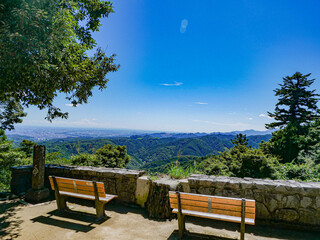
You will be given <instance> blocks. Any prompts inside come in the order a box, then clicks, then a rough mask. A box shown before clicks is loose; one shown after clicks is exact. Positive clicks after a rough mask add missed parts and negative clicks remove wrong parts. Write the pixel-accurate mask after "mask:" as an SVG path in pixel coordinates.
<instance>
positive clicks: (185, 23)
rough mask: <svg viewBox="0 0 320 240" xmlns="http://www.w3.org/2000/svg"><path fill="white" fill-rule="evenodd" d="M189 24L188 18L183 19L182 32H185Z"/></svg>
mask: <svg viewBox="0 0 320 240" xmlns="http://www.w3.org/2000/svg"><path fill="white" fill-rule="evenodd" d="M187 26H188V20H187V19H183V20H182V21H181V25H180V33H185V32H186V30H187Z"/></svg>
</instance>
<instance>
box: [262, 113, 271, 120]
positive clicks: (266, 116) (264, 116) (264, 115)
mask: <svg viewBox="0 0 320 240" xmlns="http://www.w3.org/2000/svg"><path fill="white" fill-rule="evenodd" d="M259 117H263V118H269V119H273V117H270V116H268V115H266V114H263V113H261V114H260V115H259Z"/></svg>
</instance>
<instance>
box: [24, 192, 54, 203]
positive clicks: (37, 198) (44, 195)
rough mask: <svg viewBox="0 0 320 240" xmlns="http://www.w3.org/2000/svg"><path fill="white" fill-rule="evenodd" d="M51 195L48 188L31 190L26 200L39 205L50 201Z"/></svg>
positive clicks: (27, 193)
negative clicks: (47, 200)
mask: <svg viewBox="0 0 320 240" xmlns="http://www.w3.org/2000/svg"><path fill="white" fill-rule="evenodd" d="M49 194H50V192H49V189H48V188H43V189H32V188H31V189H29V190H28V191H27V192H26V195H25V200H26V201H27V202H31V203H39V202H42V201H44V200H46V199H48V197H49Z"/></svg>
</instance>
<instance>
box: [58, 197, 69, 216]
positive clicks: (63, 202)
mask: <svg viewBox="0 0 320 240" xmlns="http://www.w3.org/2000/svg"><path fill="white" fill-rule="evenodd" d="M67 198H68V197H67V196H61V195H60V196H59V197H57V196H56V202H57V207H58V210H59V211H62V212H63V211H65V210H67V209H68V207H67Z"/></svg>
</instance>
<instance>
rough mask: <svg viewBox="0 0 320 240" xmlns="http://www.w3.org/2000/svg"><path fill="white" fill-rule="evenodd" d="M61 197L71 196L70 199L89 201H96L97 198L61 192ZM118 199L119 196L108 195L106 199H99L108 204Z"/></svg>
mask: <svg viewBox="0 0 320 240" xmlns="http://www.w3.org/2000/svg"><path fill="white" fill-rule="evenodd" d="M60 195H63V196H69V197H75V198H82V199H88V200H95V196H91V195H85V194H79V193H72V192H64V191H60ZM117 197H118V196H117V195H111V194H106V196H105V197H99V201H101V202H106V203H107V202H110V201H111V200H112V199H114V198H117Z"/></svg>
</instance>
